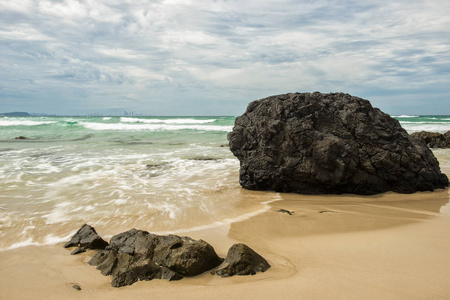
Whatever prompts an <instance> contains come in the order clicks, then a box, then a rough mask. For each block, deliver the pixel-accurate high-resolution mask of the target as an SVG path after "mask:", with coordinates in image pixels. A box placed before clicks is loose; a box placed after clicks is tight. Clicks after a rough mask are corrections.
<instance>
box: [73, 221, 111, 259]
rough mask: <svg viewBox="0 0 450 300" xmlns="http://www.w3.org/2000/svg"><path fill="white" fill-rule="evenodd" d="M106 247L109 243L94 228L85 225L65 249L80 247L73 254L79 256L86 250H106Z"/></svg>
mask: <svg viewBox="0 0 450 300" xmlns="http://www.w3.org/2000/svg"><path fill="white" fill-rule="evenodd" d="M106 246H108V243H107V242H106V241H105V240H103V239H102V238H101V237H100V236H99V235H98V234H97V232H96V231H95V229H94V227H91V226H89V225H87V224H84V225H83V226H81V228H80V229H78V231H77V232H76V233H75V234H74V236H73V237H72V238H71V239H70V241H69V242H67V243H66V244H65V245H64V248H69V247H79V248H78V249H75V251H74V252H72V254H78V253H82V252H84V251H85V250H86V249H105V247H106Z"/></svg>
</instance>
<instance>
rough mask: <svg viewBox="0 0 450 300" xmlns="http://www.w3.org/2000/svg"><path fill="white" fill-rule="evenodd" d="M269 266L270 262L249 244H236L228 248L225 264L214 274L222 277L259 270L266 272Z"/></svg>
mask: <svg viewBox="0 0 450 300" xmlns="http://www.w3.org/2000/svg"><path fill="white" fill-rule="evenodd" d="M269 268H270V265H269V263H268V262H267V261H266V260H265V259H264V258H263V257H262V256H261V255H259V254H258V253H256V252H255V251H254V250H253V249H251V248H250V247H249V246H247V245H245V244H234V245H233V246H231V248H230V250H228V254H227V257H226V258H225V262H224V266H221V267H219V269H217V270H215V271H214V272H213V274H216V275H219V276H221V277H229V276H234V275H255V274H256V273H258V272H265V271H266V270H267V269H269Z"/></svg>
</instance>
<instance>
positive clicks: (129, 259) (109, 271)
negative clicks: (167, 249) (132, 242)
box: [89, 250, 183, 287]
mask: <svg viewBox="0 0 450 300" xmlns="http://www.w3.org/2000/svg"><path fill="white" fill-rule="evenodd" d="M89 264H90V265H93V266H97V269H99V270H100V271H101V273H102V274H103V275H105V276H109V275H111V276H112V281H111V285H112V286H113V287H121V286H125V285H131V284H133V283H135V282H136V281H138V280H152V279H167V280H169V281H172V280H180V279H182V278H183V276H182V275H180V274H178V273H176V272H174V271H172V270H170V269H168V268H165V267H161V266H158V265H156V264H155V262H154V261H152V260H151V259H150V258H148V257H146V256H143V255H138V256H133V255H130V254H126V253H123V252H118V251H114V250H102V251H100V252H97V254H95V255H94V257H93V258H92V259H91V260H90V261H89Z"/></svg>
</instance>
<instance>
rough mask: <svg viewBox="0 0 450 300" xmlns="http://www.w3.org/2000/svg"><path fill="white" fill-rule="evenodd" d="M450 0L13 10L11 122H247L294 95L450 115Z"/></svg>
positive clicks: (4, 62)
mask: <svg viewBox="0 0 450 300" xmlns="http://www.w3.org/2000/svg"><path fill="white" fill-rule="evenodd" d="M449 16H450V1H449V0H427V1H424V0H417V1H409V0H408V1H407V0H393V1H379V0H376V1H375V0H364V1H350V0H335V1H327V0H324V1H322V0H316V1H312V0H311V1H309V0H308V1H306V0H295V1H293V0H260V1H256V0H249V1H235V0H228V1H227V0H224V1H221V0H210V1H204V0H197V1H191V0H167V1H160V0H146V1H144V0H97V1H95V0H79V1H75V0H14V1H11V0H0V76H1V80H0V112H9V111H28V112H33V113H41V112H45V113H54V114H90V113H102V114H119V113H123V111H134V112H135V113H142V114H150V115H240V114H242V113H243V111H244V110H245V108H246V106H247V104H248V103H249V102H250V101H252V100H255V99H259V98H263V97H267V96H270V95H275V94H281V93H287V92H313V91H320V92H338V91H342V92H347V93H350V94H352V95H355V96H359V97H362V98H365V99H368V100H370V101H371V102H372V104H373V105H374V106H376V107H379V108H381V109H382V110H383V111H385V112H387V113H390V114H393V115H397V114H450V17H449Z"/></svg>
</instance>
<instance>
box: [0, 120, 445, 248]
mask: <svg viewBox="0 0 450 300" xmlns="http://www.w3.org/2000/svg"><path fill="white" fill-rule="evenodd" d="M395 118H397V119H398V120H399V121H400V123H401V124H402V126H403V127H404V128H405V129H406V130H407V131H408V132H409V133H412V132H416V131H421V130H426V131H433V132H441V133H444V132H446V131H448V130H450V116H395ZM234 120H235V117H136V116H133V117H131V116H127V117H73V116H71V117H0V251H5V250H8V249H14V248H18V247H23V246H28V245H48V244H56V243H59V242H63V241H67V240H68V239H69V238H70V236H71V235H73V233H74V232H75V231H76V230H77V229H78V228H79V227H80V226H81V225H83V224H84V223H88V224H90V225H92V226H94V227H95V228H96V229H97V231H98V232H99V233H100V234H101V235H102V236H104V237H110V236H112V235H114V234H117V233H120V232H122V231H126V230H129V229H131V228H137V229H143V230H147V231H150V232H153V233H160V234H163V233H177V234H182V233H183V232H186V231H189V230H195V229H202V228H208V227H214V226H218V225H223V224H231V223H232V222H234V221H238V220H243V219H246V218H249V217H251V216H253V215H256V214H259V213H261V212H264V211H266V210H267V209H269V208H270V207H269V206H268V203H270V202H272V201H277V200H278V199H279V198H280V195H279V194H277V193H273V192H257V191H247V190H244V189H242V188H241V187H240V185H239V181H238V173H239V161H238V160H237V159H236V158H235V157H234V156H233V155H232V153H231V152H230V151H229V149H228V146H227V143H228V141H227V134H228V132H230V131H231V130H232V128H233V125H234ZM21 136H22V137H26V139H16V137H21ZM434 153H435V155H436V156H437V157H438V159H439V161H440V164H441V168H442V170H443V171H444V172H446V173H447V174H448V173H450V150H448V149H437V150H434ZM299 197H301V196H299Z"/></svg>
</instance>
